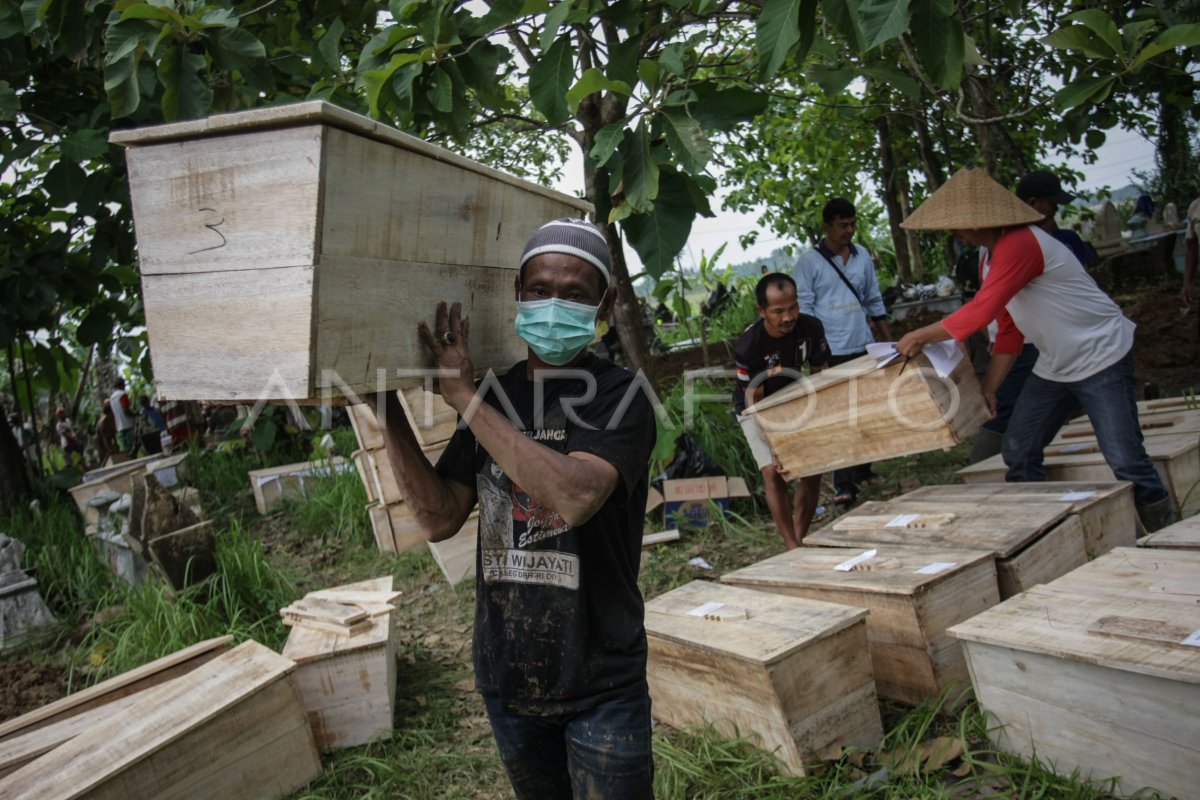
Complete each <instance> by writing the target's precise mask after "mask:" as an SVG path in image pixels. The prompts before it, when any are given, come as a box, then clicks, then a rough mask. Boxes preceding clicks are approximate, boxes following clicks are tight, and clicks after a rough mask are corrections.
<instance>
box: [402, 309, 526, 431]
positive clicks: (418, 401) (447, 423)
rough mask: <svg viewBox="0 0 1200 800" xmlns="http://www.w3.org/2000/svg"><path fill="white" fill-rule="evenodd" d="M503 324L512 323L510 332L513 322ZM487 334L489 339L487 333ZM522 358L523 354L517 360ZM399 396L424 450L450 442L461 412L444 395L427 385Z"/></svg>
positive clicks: (506, 320) (506, 321) (509, 324)
mask: <svg viewBox="0 0 1200 800" xmlns="http://www.w3.org/2000/svg"><path fill="white" fill-rule="evenodd" d="M513 313H514V314H515V313H516V312H515V311H514V312H513ZM510 316H511V315H510ZM503 322H504V323H506V324H508V328H509V330H511V329H512V324H511V320H508V319H504V320H503ZM484 335H485V336H488V334H486V333H485V334H484ZM505 335H507V331H506V332H505ZM472 336H474V334H472ZM519 358H520V354H518V356H517V359H514V361H516V360H519ZM399 395H400V405H401V407H402V408H403V409H404V416H405V417H407V418H408V424H409V425H410V426H412V429H413V433H415V434H416V435H417V441H418V442H420V443H421V447H422V448H428V447H430V446H431V445H436V444H439V443H441V442H446V441H449V440H450V437H451V436H453V435H454V429H455V428H456V427H458V412H457V411H455V410H454V409H453V408H451V407H450V405H449V404H448V403H447V402H446V401H445V400H444V399H443V398H442V396H441V395H440V394H437V393H435V392H431V391H428V390H427V388H426V387H424V386H412V387H410V388H407V389H401V390H400V392H399ZM442 449H445V448H444V447H443V448H442Z"/></svg>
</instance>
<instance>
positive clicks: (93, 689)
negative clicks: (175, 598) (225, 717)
mask: <svg viewBox="0 0 1200 800" xmlns="http://www.w3.org/2000/svg"><path fill="white" fill-rule="evenodd" d="M232 641H233V637H232V636H218V637H216V638H214V639H205V640H204V641H202V642H197V643H196V644H194V645H191V646H190V647H185V648H183V649H182V650H176V651H175V652H174V653H171V654H170V655H167V656H163V657H162V658H159V659H155V660H154V661H151V662H150V663H148V664H143V665H142V666H140V667H136V668H134V669H131V670H129V671H128V672H123V673H121V674H120V675H115V676H113V677H112V678H109V679H108V680H105V681H101V682H100V683H97V684H96V685H94V686H89V687H88V688H86V689H81V690H80V691H78V692H74V693H72V694H69V695H67V696H66V697H63V698H61V699H59V700H55V701H54V702H53V703H48V704H47V705H44V706H42V707H41V708H38V709H35V710H33V711H30V712H29V713H28V714H23V715H21V716H19V717H16V718H14V719H10V720H6V721H5V722H0V742H3V741H5V740H7V739H10V738H13V737H15V736H23V735H25V734H27V733H29V732H31V731H35V730H37V729H38V728H41V727H44V726H46V725H52V724H54V723H57V722H60V721H62V720H64V719H69V718H70V717H72V716H74V715H76V714H81V713H83V712H85V711H91V710H92V709H95V708H99V707H102V706H104V705H107V704H108V703H110V702H112V701H113V700H117V699H119V698H122V697H127V696H128V695H131V694H135V693H137V692H140V691H142V690H143V689H147V688H149V687H151V686H157V685H158V684H160V683H164V682H166V681H169V680H171V679H172V678H175V677H177V676H179V675H182V674H184V673H186V672H190V671H191V670H193V669H195V668H196V667H198V666H200V665H201V664H203V663H205V662H206V661H208V660H209V659H212V658H214V657H216V656H217V655H218V654H219V653H221V652H223V651H224V650H225V649H227V648H228V647H229V645H230V643H231V642H232Z"/></svg>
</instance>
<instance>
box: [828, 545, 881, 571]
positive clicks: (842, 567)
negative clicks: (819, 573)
mask: <svg viewBox="0 0 1200 800" xmlns="http://www.w3.org/2000/svg"><path fill="white" fill-rule="evenodd" d="M878 552H879V551H878V550H867V551H866V552H863V553H859V554H858V555H856V556H855V557H854V558H848V559H846V560H845V561H843V562H842V563H840V564H838V565H837V566H836V567H834V569H835V570H837V571H838V572H849V571H850V570H852V569H854V568H855V567H857V566H858V565H859V564H861V563H863V562H864V561H870V560H871V559H872V558H874V557H875V554H876V553H878Z"/></svg>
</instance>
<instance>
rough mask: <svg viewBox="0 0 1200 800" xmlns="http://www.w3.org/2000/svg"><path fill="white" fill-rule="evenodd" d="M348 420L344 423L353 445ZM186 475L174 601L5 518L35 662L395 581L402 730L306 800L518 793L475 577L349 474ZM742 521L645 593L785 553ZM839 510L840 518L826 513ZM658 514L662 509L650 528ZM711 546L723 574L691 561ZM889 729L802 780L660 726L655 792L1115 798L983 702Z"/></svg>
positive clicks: (678, 550) (895, 720) (881, 468)
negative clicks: (26, 585)
mask: <svg viewBox="0 0 1200 800" xmlns="http://www.w3.org/2000/svg"><path fill="white" fill-rule="evenodd" d="M346 433H347V432H341V433H339V438H340V441H341V444H342V445H343V447H345V448H346V449H347V450H348V449H349V445H348V443H347V440H346V438H345V437H346ZM194 461H195V464H196V469H195V470H194V471H193V473H192V482H193V483H194V484H195V485H197V486H198V488H199V489H200V490H201V494H202V496H203V498H204V501H205V505H206V509H207V510H208V511H209V512H210V514H211V515H212V516H213V517H214V518H215V519H216V520H217V524H218V529H219V530H220V532H221V533H220V540H221V551H220V554H219V560H220V567H221V568H220V571H219V574H218V575H217V576H216V578H215V579H213V580H211V581H210V582H207V583H206V584H204V585H202V586H201V587H198V588H197V589H195V590H192V591H190V592H188V593H186V594H184V595H183V596H182V597H180V598H178V599H176V600H174V601H172V600H171V599H170V598H169V597H168V596H166V595H165V594H164V593H163V592H162V591H161V590H158V589H157V588H155V587H154V586H152V585H151V586H143V587H141V588H139V589H130V588H128V587H126V586H125V585H124V584H123V583H121V582H119V581H118V580H116V579H114V578H113V577H112V576H111V574H110V573H108V571H107V569H106V568H105V567H104V565H102V564H100V562H99V561H98V560H97V559H96V558H95V556H94V554H93V553H92V552H91V551H90V549H89V548H88V547H87V546H86V543H85V542H84V540H83V538H82V536H80V533H79V530H80V525H79V523H78V520H77V518H76V517H75V515H74V512H73V511H72V510H71V509H70V508H69V507H68V506H67V505H66V503H65V502H64V501H61V500H60V501H51V502H49V503H48V504H47V505H46V506H45V508H43V509H42V510H41V511H40V512H39V513H38V514H36V515H34V514H22V515H19V516H18V517H14V518H12V519H10V520H9V521H8V524H7V525H6V526H4V527H6V528H7V529H8V530H9V531H10V532H11V533H12V534H13V535H14V536H17V537H18V538H20V539H22V540H24V541H25V542H26V543H27V544H28V545H29V547H30V553H29V556H28V558H27V561H28V563H30V564H31V565H33V566H36V567H37V574H38V577H39V581H40V583H41V586H42V589H43V592H44V593H45V594H46V595H47V597H48V599H49V600H50V602H51V604H52V605H53V607H54V610H55V611H56V613H57V614H58V615H59V616H60V618H62V619H63V620H64V622H63V624H62V625H61V626H60V627H59V628H58V629H56V630H55V632H54V633H53V634H51V635H50V636H48V637H46V638H44V639H42V640H40V641H38V642H36V643H33V644H31V645H30V646H29V647H28V648H27V649H26V650H25V651H24V652H23V653H18V654H16V656H18V657H24V658H26V659H29V660H30V661H32V662H34V663H37V664H47V663H49V664H58V665H61V666H62V667H63V668H64V669H67V670H69V672H70V674H71V678H72V683H73V688H74V689H78V688H80V687H81V685H83V684H86V683H90V682H93V681H95V680H98V679H101V678H103V677H107V676H109V675H112V674H117V673H120V672H123V671H125V670H127V669H130V668H132V667H134V666H136V665H138V664H141V663H145V662H146V661H149V660H151V659H153V658H156V657H158V656H161V655H163V654H165V653H167V652H171V651H173V650H175V649H178V648H179V647H182V646H184V645H186V644H190V643H192V642H194V641H198V640H200V639H203V638H206V637H209V636H214V635H218V634H221V633H226V632H229V633H233V634H234V635H235V637H237V638H238V639H245V638H255V639H258V640H259V641H262V642H263V643H265V644H267V645H269V646H272V647H279V646H280V645H281V644H282V640H283V638H284V636H285V629H284V628H283V626H282V625H281V624H280V623H279V617H278V614H277V609H278V608H279V607H280V606H282V605H285V604H286V603H287V602H289V601H290V600H292V599H294V598H295V597H298V596H300V595H301V594H302V593H303V592H305V591H308V590H310V589H313V588H317V587H321V586H327V585H334V584H338V583H344V582H347V581H353V580H361V579H365V578H371V577H377V576H380V575H384V574H391V575H393V576H394V579H395V582H396V586H397V588H398V589H400V590H401V591H403V593H404V594H403V596H402V598H401V599H400V601H399V612H398V614H397V637H398V648H397V654H398V660H399V664H398V677H399V679H398V689H397V698H396V715H395V733H394V735H393V736H392V738H391V739H389V740H386V741H381V742H377V743H375V744H371V745H368V746H364V747H359V748H353V749H349V750H345V751H342V752H339V753H336V754H334V755H332V756H329V757H327V758H326V760H325V767H326V769H325V774H324V775H323V776H322V778H321V779H319V780H318V781H316V782H315V783H313V784H312V785H310V786H309V787H308V788H307V789H305V790H304V791H303V792H301V793H299V794H297V795H295V798H296V800H317V799H318V798H321V799H326V798H328V799H332V798H347V799H349V798H416V799H419V800H424V799H425V798H431V799H432V798H485V799H490V798H497V799H498V798H508V797H511V792H510V790H509V789H508V785H507V781H506V779H505V776H504V773H503V769H502V767H501V765H500V763H499V760H498V758H497V756H496V753H495V748H494V746H493V744H492V741H491V737H490V729H489V726H488V723H487V719H486V716H485V714H484V709H483V705H482V702H481V701H480V700H479V698H478V696H477V695H475V693H474V692H473V689H472V681H471V667H470V638H471V627H472V617H473V609H474V602H473V586H472V585H471V584H469V583H468V584H466V585H462V586H459V587H457V588H453V587H450V586H448V585H447V584H446V583H445V581H444V580H443V578H442V576H441V573H440V572H439V571H438V569H437V567H436V565H435V564H434V562H433V560H432V558H431V557H430V556H429V555H428V554H424V553H408V554H404V555H401V556H399V557H395V556H385V555H382V554H380V553H378V552H377V551H376V550H375V548H374V544H373V539H372V536H371V534H370V531H369V529H368V521H367V517H366V514H365V513H364V512H363V510H362V509H363V504H364V503H365V500H366V498H365V496H364V495H363V490H362V487H361V484H360V483H359V482H358V478H357V475H356V474H355V473H344V474H342V475H339V476H335V477H333V478H330V479H327V480H324V481H320V482H318V483H316V485H315V486H314V488H313V491H312V492H311V494H310V496H309V498H308V499H307V500H306V501H305V502H301V503H296V504H293V505H290V506H288V507H286V508H285V509H284V510H283V511H282V512H281V513H278V514H276V515H273V516H270V517H267V518H265V519H264V518H260V517H258V515H257V514H256V512H255V511H254V507H253V502H252V500H251V498H250V496H249V490H248V489H247V488H246V486H247V483H246V480H245V472H246V469H247V468H252V467H255V466H258V464H257V463H250V462H249V461H248V460H247V458H246V457H245V456H244V455H241V454H238V453H233V454H225V455H219V456H217V455H213V454H206V455H203V456H200V457H198V458H196V459H194ZM964 461H965V451H964V449H963V448H959V449H957V450H954V451H950V452H947V453H934V454H926V455H922V456H917V457H910V458H905V459H897V460H894V461H890V462H884V463H881V464H879V465H877V467H876V469H877V471H878V472H879V473H880V474H881V475H883V476H885V477H886V478H887V481H886V482H885V483H884V484H883V485H882V486H879V487H872V488H870V489H868V490H867V495H866V496H867V497H868V498H870V497H886V496H890V495H894V494H897V493H899V492H900V491H901V490H902V488H903V489H907V488H910V487H911V486H912V485H913V484H914V482H920V483H943V482H947V481H949V480H950V478H951V476H952V474H953V471H954V469H956V468H957V467H958V466H960V465H961V464H962V463H963V462H964ZM739 502H740V505H739V506H738V507H737V508H736V509H735V511H736V512H737V513H738V516H735V517H734V518H732V519H730V520H729V521H728V522H726V523H724V524H722V525H719V526H713V527H710V528H708V529H706V530H700V531H691V532H687V533H686V534H685V537H684V538H683V539H682V540H681V541H680V542H677V543H673V544H670V545H661V546H658V547H655V548H651V549H649V550H646V551H644V554H643V563H642V571H641V585H642V589H643V592H644V594H645V595H646V596H647V597H653V596H655V595H657V594H660V593H661V592H663V591H666V590H668V589H670V588H673V587H675V586H678V585H680V584H682V583H686V582H687V581H690V580H693V579H695V578H705V579H717V578H718V577H719V576H720V574H721V573H722V572H725V571H728V570H732V569H735V568H738V567H741V566H744V565H746V564H749V563H752V562H754V561H757V560H759V559H761V558H763V557H765V556H768V555H771V554H773V553H775V552H778V549H779V543H778V540H777V537H776V535H775V533H774V532H773V530H772V529H771V527H770V523H769V522H768V521H766V519H765V518H764V517H763V516H762V515H761V514H760V513H759V512H758V510H757V508H756V506H755V505H754V503H753V502H752V501H739ZM828 516H830V515H829V514H828V513H827V514H826V517H828ZM660 522H661V520H657V521H655V524H658V523H660ZM694 556H701V557H703V558H704V559H705V560H706V561H707V562H708V563H709V564H711V566H712V569H711V570H706V569H702V568H699V567H695V566H692V565H690V564H689V563H688V561H689V559H691V558H693V557H694ZM882 713H883V716H884V720H885V727H886V729H887V734H886V738H885V740H884V742H883V744H882V746H881V747H880V750H879V752H877V753H847V754H845V755H844V756H843V757H842V758H841V759H840V760H839V761H837V762H834V763H830V764H827V765H826V766H824V767H822V768H821V769H819V770H817V771H816V774H814V775H811V776H809V777H805V778H790V777H783V776H780V775H779V774H778V772H777V771H776V769H775V764H774V761H773V759H772V757H771V756H770V755H769V754H767V753H764V752H763V751H761V750H759V749H757V748H755V747H754V746H753V743H752V741H750V740H747V739H733V740H731V739H729V738H726V737H723V736H721V735H719V734H718V733H716V732H715V731H713V730H712V729H693V730H687V731H674V730H669V729H667V728H665V727H662V726H659V727H658V728H657V729H656V735H655V754H656V779H655V796H656V797H657V798H661V799H662V800H676V799H678V800H683V799H684V798H713V799H714V800H715V799H716V798H730V799H731V800H732V799H733V798H746V800H750V798H754V799H755V800H770V799H771V798H781V799H782V798H789V799H792V798H848V797H856V798H857V797H862V798H985V797H986V798H992V797H994V798H1023V799H1024V798H1039V797H1041V798H1103V797H1107V796H1108V795H1107V794H1106V788H1107V787H1104V786H1097V785H1094V784H1085V783H1082V782H1079V781H1077V780H1074V779H1073V778H1071V777H1063V776H1057V775H1055V774H1054V773H1052V772H1050V771H1049V770H1048V769H1046V768H1045V767H1044V766H1043V765H1041V764H1038V763H1033V764H1030V763H1027V762H1022V761H1020V760H1017V759H1013V758H1010V757H1007V756H1005V755H1003V754H1001V753H999V752H996V751H995V750H994V749H993V748H992V747H991V746H990V745H989V743H988V738H987V735H986V734H987V729H988V721H987V718H986V716H985V715H983V714H982V713H981V712H980V711H979V710H978V709H977V708H976V707H975V706H974V705H967V706H966V708H965V710H963V711H961V712H960V713H957V714H950V715H946V714H940V713H939V707H938V704H936V703H931V704H929V705H927V706H924V707H922V708H918V709H915V710H912V709H907V708H902V707H898V706H893V705H891V704H886V703H885V704H884V705H883V706H882Z"/></svg>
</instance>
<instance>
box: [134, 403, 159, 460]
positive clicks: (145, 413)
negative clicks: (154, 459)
mask: <svg viewBox="0 0 1200 800" xmlns="http://www.w3.org/2000/svg"><path fill="white" fill-rule="evenodd" d="M138 406H139V407H140V409H141V411H140V412H139V414H138V421H137V425H136V426H135V428H136V431H137V435H136V436H134V438H135V439H136V440H137V441H138V442H139V443H140V444H141V446H142V449H143V450H144V451H145V452H146V454H147V455H153V454H156V453H161V452H162V448H163V434H164V433H166V432H167V420H166V419H165V418H164V417H163V415H162V412H161V411H159V410H158V409H157V408H155V407H154V404H153V403H151V402H150V398H149V397H147V396H146V395H144V394H143V395H140V396H139V397H138Z"/></svg>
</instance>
